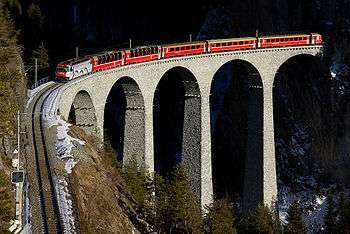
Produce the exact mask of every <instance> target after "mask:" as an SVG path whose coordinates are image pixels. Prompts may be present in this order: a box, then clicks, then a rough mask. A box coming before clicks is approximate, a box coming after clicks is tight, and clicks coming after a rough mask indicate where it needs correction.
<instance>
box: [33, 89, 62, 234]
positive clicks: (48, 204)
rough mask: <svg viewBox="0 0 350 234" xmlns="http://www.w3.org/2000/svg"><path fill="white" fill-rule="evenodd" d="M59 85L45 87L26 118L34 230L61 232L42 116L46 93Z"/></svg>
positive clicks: (39, 231)
mask: <svg viewBox="0 0 350 234" xmlns="http://www.w3.org/2000/svg"><path fill="white" fill-rule="evenodd" d="M59 86H60V85H59V84H53V85H51V86H49V87H47V88H45V89H44V90H43V91H41V92H40V94H39V95H37V96H36V98H35V99H34V100H33V101H32V102H31V104H30V106H29V108H28V112H30V113H29V114H30V116H31V118H30V121H29V120H27V127H28V128H29V129H30V130H31V134H30V135H31V136H29V137H28V138H29V139H28V140H29V141H30V142H29V145H30V146H31V154H30V157H27V171H28V177H29V182H30V193H29V194H30V195H29V196H30V200H31V202H30V203H31V217H32V218H31V223H32V232H33V233H62V231H63V228H62V224H61V220H60V213H59V207H58V201H57V196H56V192H55V186H54V182H53V173H52V168H51V162H50V155H49V153H48V149H47V147H46V142H45V136H44V131H45V129H44V125H43V119H42V112H43V107H44V103H45V101H46V100H47V98H48V95H49V94H50V93H51V92H53V91H54V90H55V89H57V88H58V87H59ZM28 125H30V126H28Z"/></svg>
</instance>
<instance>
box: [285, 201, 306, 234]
mask: <svg viewBox="0 0 350 234" xmlns="http://www.w3.org/2000/svg"><path fill="white" fill-rule="evenodd" d="M301 215H302V212H301V209H300V206H299V204H298V203H297V202H293V203H292V204H291V205H290V207H289V210H288V218H287V221H288V224H287V225H286V228H285V233H298V234H299V233H300V234H301V233H306V227H305V225H304V223H303V219H302V216H301Z"/></svg>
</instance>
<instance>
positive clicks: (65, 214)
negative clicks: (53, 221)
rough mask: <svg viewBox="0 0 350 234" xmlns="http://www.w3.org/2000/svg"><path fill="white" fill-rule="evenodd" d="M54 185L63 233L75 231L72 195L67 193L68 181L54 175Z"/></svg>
mask: <svg viewBox="0 0 350 234" xmlns="http://www.w3.org/2000/svg"><path fill="white" fill-rule="evenodd" d="M55 186H56V191H57V200H58V201H59V202H58V208H59V210H60V214H61V219H62V222H63V226H64V232H63V233H67V234H68V233H76V231H75V219H74V208H73V201H72V196H71V195H70V194H69V190H68V183H67V181H66V179H64V178H60V177H58V178H57V177H55Z"/></svg>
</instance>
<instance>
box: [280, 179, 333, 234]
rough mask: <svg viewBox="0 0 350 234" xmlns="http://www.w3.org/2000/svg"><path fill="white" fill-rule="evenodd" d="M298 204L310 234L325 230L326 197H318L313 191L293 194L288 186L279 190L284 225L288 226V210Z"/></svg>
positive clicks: (281, 218)
mask: <svg viewBox="0 0 350 234" xmlns="http://www.w3.org/2000/svg"><path fill="white" fill-rule="evenodd" d="M294 202H297V203H298V204H299V205H300V207H301V209H302V211H303V220H304V223H305V225H306V227H307V229H308V232H309V233H317V232H318V231H320V230H323V229H324V217H325V215H326V213H327V199H326V196H323V195H317V194H315V193H314V192H313V191H312V190H304V191H302V192H292V191H291V190H290V188H288V187H286V186H280V188H279V202H278V209H279V218H280V220H281V222H282V223H283V224H287V223H288V221H287V218H288V209H289V207H290V205H291V204H292V203H294Z"/></svg>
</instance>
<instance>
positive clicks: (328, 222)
mask: <svg viewBox="0 0 350 234" xmlns="http://www.w3.org/2000/svg"><path fill="white" fill-rule="evenodd" d="M334 209H335V204H334V201H333V198H332V196H331V195H329V196H328V197H327V213H326V216H325V221H324V223H325V230H326V232H327V233H335V231H336V225H337V224H336V212H335V210H334Z"/></svg>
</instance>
